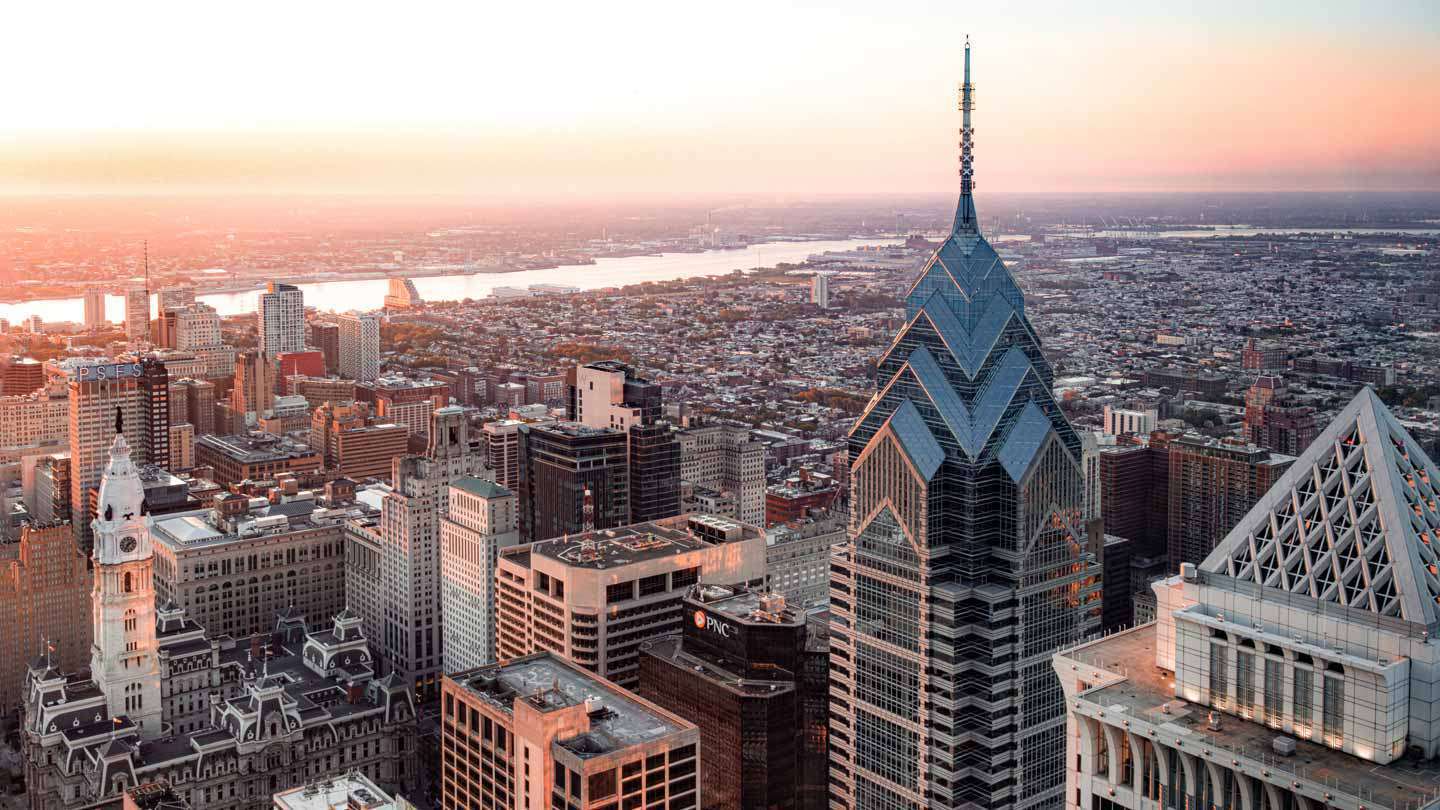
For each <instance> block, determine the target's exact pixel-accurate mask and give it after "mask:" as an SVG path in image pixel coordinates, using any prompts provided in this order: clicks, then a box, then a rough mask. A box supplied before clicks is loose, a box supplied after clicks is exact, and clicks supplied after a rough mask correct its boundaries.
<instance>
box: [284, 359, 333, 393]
mask: <svg viewBox="0 0 1440 810" xmlns="http://www.w3.org/2000/svg"><path fill="white" fill-rule="evenodd" d="M276 360H277V365H278V366H279V371H278V372H277V374H276V380H277V382H276V386H275V387H276V391H277V392H278V393H281V394H296V393H299V392H298V391H292V390H290V381H291V380H292V379H293V378H295V377H297V376H300V377H324V376H325V355H324V354H323V353H321V352H320V351H319V350H318V349H306V350H305V351H303V352H281V353H280V354H279V355H277V356H276Z"/></svg>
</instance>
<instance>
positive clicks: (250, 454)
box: [195, 431, 315, 464]
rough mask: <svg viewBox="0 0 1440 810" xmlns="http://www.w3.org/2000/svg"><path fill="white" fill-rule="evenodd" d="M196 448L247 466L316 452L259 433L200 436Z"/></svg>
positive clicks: (288, 440) (309, 448) (299, 444)
mask: <svg viewBox="0 0 1440 810" xmlns="http://www.w3.org/2000/svg"><path fill="white" fill-rule="evenodd" d="M195 446H196V447H197V448H198V447H209V448H212V449H214V450H217V451H219V452H221V453H224V454H225V455H227V456H229V457H230V458H232V459H235V460H236V461H239V462H243V463H246V464H255V463H259V462H264V461H282V460H284V459H289V458H301V457H304V456H313V455H315V450H314V449H313V448H311V447H309V446H308V445H304V444H301V443H299V442H297V441H294V440H292V439H287V438H285V437H283V436H276V435H275V434H273V433H261V432H258V431H255V432H251V433H247V434H244V435H235V436H209V435H207V436H199V437H197V438H196V439H195Z"/></svg>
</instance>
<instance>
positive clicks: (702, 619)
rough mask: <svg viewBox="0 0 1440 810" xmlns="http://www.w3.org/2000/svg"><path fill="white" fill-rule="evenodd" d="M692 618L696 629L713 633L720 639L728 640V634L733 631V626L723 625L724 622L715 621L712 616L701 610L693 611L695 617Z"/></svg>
mask: <svg viewBox="0 0 1440 810" xmlns="http://www.w3.org/2000/svg"><path fill="white" fill-rule="evenodd" d="M693 618H694V621H695V626H696V627H697V628H699V629H701V630H709V631H710V632H712V633H715V634H716V635H718V636H720V637H721V638H730V634H731V633H733V632H734V631H735V627H734V626H733V625H729V624H725V623H724V622H722V621H719V620H717V619H716V618H715V617H714V616H711V615H710V614H709V613H706V612H705V611H703V610H697V611H695V615H694V617H693Z"/></svg>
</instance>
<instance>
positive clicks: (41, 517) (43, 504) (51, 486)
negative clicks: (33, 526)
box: [26, 452, 74, 545]
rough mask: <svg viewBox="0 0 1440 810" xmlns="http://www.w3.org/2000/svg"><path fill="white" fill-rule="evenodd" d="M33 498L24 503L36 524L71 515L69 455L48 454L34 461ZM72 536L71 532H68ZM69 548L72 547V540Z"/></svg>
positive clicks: (56, 521) (65, 520) (61, 520)
mask: <svg viewBox="0 0 1440 810" xmlns="http://www.w3.org/2000/svg"><path fill="white" fill-rule="evenodd" d="M33 480H34V484H33V486H32V487H31V489H30V492H32V493H33V497H32V498H31V499H29V500H28V501H27V502H26V505H27V506H29V507H30V515H31V517H32V518H33V519H34V521H35V522H36V523H37V524H45V523H60V522H66V524H67V526H68V521H69V520H70V518H71V516H72V510H71V508H70V454H69V453H68V452H67V453H50V454H46V455H43V456H39V457H37V458H36V460H35V466H34V478H33ZM70 531H71V534H72V535H73V534H74V531H73V529H70ZM71 545H74V540H73V537H72V540H71Z"/></svg>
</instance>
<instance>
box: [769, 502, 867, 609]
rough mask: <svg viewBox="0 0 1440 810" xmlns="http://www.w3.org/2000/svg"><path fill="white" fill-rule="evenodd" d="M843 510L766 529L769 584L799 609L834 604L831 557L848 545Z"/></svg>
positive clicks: (771, 588) (770, 587) (829, 511)
mask: <svg viewBox="0 0 1440 810" xmlns="http://www.w3.org/2000/svg"><path fill="white" fill-rule="evenodd" d="M848 519H849V515H848V514H847V513H846V512H845V511H844V510H841V509H831V510H827V511H826V512H824V513H822V514H819V515H815V516H812V517H808V518H805V519H803V520H797V521H793V522H790V523H782V524H780V525H778V526H775V527H772V528H769V529H766V530H765V585H766V587H768V588H769V589H770V590H772V591H774V592H776V593H778V594H780V595H781V596H784V597H785V601H786V602H787V603H789V604H791V605H793V606H795V607H797V608H801V609H808V608H814V607H822V606H825V605H828V604H829V603H830V555H831V553H832V552H833V551H834V549H835V547H836V546H838V545H841V544H843V543H844V542H845V539H846V538H845V529H846V523H847V521H848Z"/></svg>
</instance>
